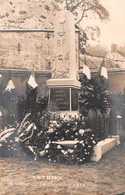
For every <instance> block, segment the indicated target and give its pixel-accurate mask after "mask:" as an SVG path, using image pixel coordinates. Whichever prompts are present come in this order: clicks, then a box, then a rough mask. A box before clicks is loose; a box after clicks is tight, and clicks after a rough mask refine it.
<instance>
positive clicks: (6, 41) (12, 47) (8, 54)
mask: <svg viewBox="0 0 125 195" xmlns="http://www.w3.org/2000/svg"><path fill="white" fill-rule="evenodd" d="M53 36H54V33H52V32H18V31H17V32H0V40H1V43H0V67H1V68H16V69H22V68H23V69H29V70H30V69H32V67H33V66H34V67H35V69H36V70H49V69H51V66H52V60H53V59H52V58H53Z"/></svg>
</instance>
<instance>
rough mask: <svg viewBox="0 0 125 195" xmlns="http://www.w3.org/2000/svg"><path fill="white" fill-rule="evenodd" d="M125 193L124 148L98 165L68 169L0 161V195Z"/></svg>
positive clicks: (60, 166)
mask: <svg viewBox="0 0 125 195" xmlns="http://www.w3.org/2000/svg"><path fill="white" fill-rule="evenodd" d="M124 193H125V146H124V143H123V142H122V143H121V145H119V146H116V147H115V148H113V149H112V150H110V151H109V152H107V153H106V154H105V155H104V156H103V157H102V159H101V160H100V161H99V162H97V163H95V162H90V163H87V164H84V165H80V166H78V165H75V166H66V165H62V164H53V163H48V162H45V161H44V162H38V161H37V162H36V161H35V162H34V161H31V160H29V161H23V160H20V159H10V158H8V159H2V158H0V195H6V194H7V195H24V194H25V195H54V194H58V195H59V194H60V195H109V194H112V195H116V194H122V195H123V194H124Z"/></svg>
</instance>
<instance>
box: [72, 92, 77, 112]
mask: <svg viewBox="0 0 125 195" xmlns="http://www.w3.org/2000/svg"><path fill="white" fill-rule="evenodd" d="M71 104H72V111H76V110H78V90H77V89H71Z"/></svg>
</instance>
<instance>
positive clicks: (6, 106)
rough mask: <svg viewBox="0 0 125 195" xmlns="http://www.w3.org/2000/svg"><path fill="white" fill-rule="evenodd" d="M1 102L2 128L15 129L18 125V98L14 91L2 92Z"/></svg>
mask: <svg viewBox="0 0 125 195" xmlns="http://www.w3.org/2000/svg"><path fill="white" fill-rule="evenodd" d="M1 100H2V107H3V127H6V128H9V127H16V125H17V123H18V110H17V103H18V96H17V94H16V91H15V89H12V90H10V91H6V90H3V91H2V94H1Z"/></svg>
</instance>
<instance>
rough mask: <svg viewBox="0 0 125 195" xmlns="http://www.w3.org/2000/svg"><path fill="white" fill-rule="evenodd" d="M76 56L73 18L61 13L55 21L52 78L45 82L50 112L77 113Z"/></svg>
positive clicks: (67, 12)
mask: <svg viewBox="0 0 125 195" xmlns="http://www.w3.org/2000/svg"><path fill="white" fill-rule="evenodd" d="M76 56H77V55H76V45H75V25H74V16H73V14H72V13H71V12H69V11H67V10H65V11H61V12H59V13H58V14H57V16H56V21H55V33H54V50H53V68H52V78H51V79H50V80H48V81H47V85H48V87H49V89H50V90H49V91H50V104H51V105H52V107H51V111H56V110H59V111H63V112H70V113H71V114H72V112H78V89H79V87H80V82H79V81H78V80H77V78H78V76H77V74H78V73H77V70H78V67H77V65H78V63H77V61H76Z"/></svg>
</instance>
